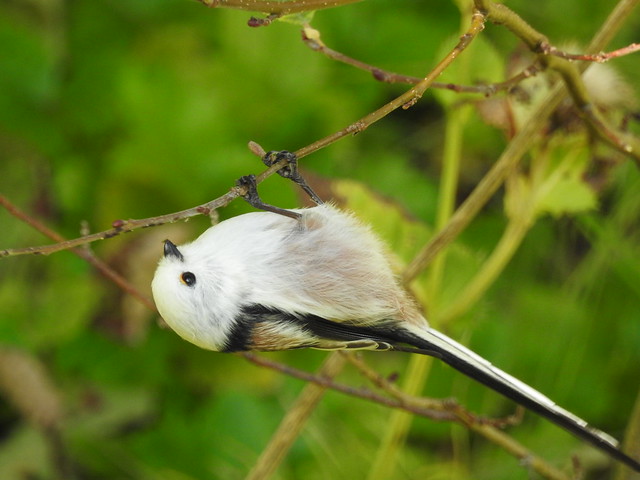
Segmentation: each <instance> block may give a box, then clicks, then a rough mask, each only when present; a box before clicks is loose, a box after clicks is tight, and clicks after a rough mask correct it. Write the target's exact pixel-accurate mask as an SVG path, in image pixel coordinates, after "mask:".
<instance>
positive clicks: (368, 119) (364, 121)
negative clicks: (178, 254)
mask: <svg viewBox="0 0 640 480" xmlns="http://www.w3.org/2000/svg"><path fill="white" fill-rule="evenodd" d="M289 3H290V2H289ZM484 21H485V19H484V16H483V15H481V14H480V13H478V12H475V13H474V14H473V15H472V19H471V25H470V27H469V30H468V31H467V33H465V34H464V35H462V36H461V37H460V40H459V42H458V44H457V45H456V46H455V47H454V48H453V49H452V50H451V51H450V52H449V53H448V54H447V55H446V56H445V57H444V58H443V59H442V60H441V61H440V63H438V65H436V67H435V68H434V69H433V70H432V71H431V72H430V73H429V74H428V75H427V76H426V77H425V78H423V79H422V80H421V81H420V82H419V83H418V84H417V85H415V86H413V87H412V88H411V89H409V90H408V91H407V92H405V93H404V94H402V95H400V96H399V97H397V98H396V99H394V100H392V101H391V102H389V103H387V104H386V105H384V106H382V107H381V108H379V109H377V110H375V111H374V112H372V113H370V114H368V115H366V116H364V117H362V118H361V119H360V120H357V121H356V122H354V123H352V124H351V125H349V126H347V127H346V128H343V129H342V130H340V131H338V132H336V133H334V134H332V135H329V136H327V137H325V138H323V139H320V140H318V141H316V142H314V143H312V144H310V145H307V146H306V147H303V148H301V149H300V150H298V151H296V152H294V153H295V155H296V156H297V157H298V158H302V157H305V156H307V155H309V154H311V153H313V152H315V151H316V150H319V149H321V148H324V147H326V146H327V145H329V144H331V143H333V142H335V141H337V140H339V139H341V138H343V137H345V136H347V135H350V134H355V133H358V132H361V131H363V130H364V129H366V128H367V127H369V126H370V125H371V124H373V123H375V122H377V121H378V120H380V119H381V118H383V117H385V116H386V115H388V114H389V113H391V112H393V111H394V110H396V109H397V108H399V107H402V108H405V109H406V108H409V107H411V106H412V105H414V104H415V103H416V102H417V101H418V100H419V99H420V97H422V95H423V94H424V92H425V91H426V90H427V88H429V87H430V86H431V84H432V83H433V81H434V80H435V79H436V78H437V77H438V76H439V75H440V74H441V73H442V72H443V71H444V69H445V68H446V67H448V66H449V65H450V64H451V62H452V61H453V60H455V58H457V57H458V55H460V53H462V51H464V49H465V48H466V47H467V46H468V45H469V43H470V42H471V41H472V40H473V39H474V38H475V37H476V35H478V33H480V32H481V31H482V29H483V28H484ZM250 148H251V147H250ZM285 165H287V161H286V160H282V161H280V162H277V163H275V164H274V165H272V166H271V167H269V168H268V169H267V170H265V171H264V172H262V173H261V174H260V175H258V176H257V177H256V182H257V183H260V182H261V181H262V180H264V179H265V178H267V177H268V176H270V175H272V174H273V173H274V172H276V171H277V170H279V169H280V168H282V167H284V166H285ZM245 193H246V188H245V187H238V186H234V187H232V188H231V189H230V191H229V192H227V193H226V194H224V195H222V196H220V197H218V198H216V199H214V200H211V201H210V202H207V203H204V204H202V205H198V206H196V207H192V208H188V209H186V210H182V211H180V212H175V213H169V214H166V215H159V216H157V217H150V218H145V219H138V220H135V219H130V220H116V221H114V222H113V228H111V229H109V230H105V231H102V232H98V233H94V234H92V235H86V236H84V237H79V238H75V239H73V240H66V241H64V242H59V243H57V244H54V245H45V246H39V247H26V248H13V249H4V250H0V258H2V257H8V256H15V255H27V254H40V255H48V254H51V253H54V252H59V251H61V250H66V249H69V248H73V247H77V246H80V245H84V244H87V243H91V242H95V241H98V240H105V239H107V238H111V237H114V236H116V235H120V234H122V233H128V232H131V231H133V230H137V229H140V228H147V227H154V226H157V225H163V224H166V223H173V222H177V221H179V220H185V219H187V218H191V217H194V216H196V215H208V214H210V213H211V212H212V211H214V210H216V209H218V208H221V207H224V206H226V205H228V204H229V203H230V202H231V201H232V200H234V199H235V198H237V197H239V196H242V195H244V194H245Z"/></svg>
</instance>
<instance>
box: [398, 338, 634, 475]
mask: <svg viewBox="0 0 640 480" xmlns="http://www.w3.org/2000/svg"><path fill="white" fill-rule="evenodd" d="M399 339H400V340H401V341H403V342H404V343H407V344H409V345H411V346H414V347H416V348H417V349H418V350H417V351H416V353H423V354H426V355H430V356H433V357H436V358H439V359H440V360H442V361H443V362H445V363H447V364H448V365H450V366H451V367H453V368H455V369H456V370H458V371H459V372H462V373H464V374H465V375H467V376H468V377H470V378H473V379H474V380H476V381H478V382H480V383H482V384H484V385H486V386H487V387H489V388H491V389H492V390H495V391H496V392H498V393H501V394H502V395H504V396H505V397H507V398H509V399H510V400H513V401H514V402H516V403H518V404H520V405H522V406H523V407H526V408H527V409H529V410H531V411H533V412H536V413H537V414H539V415H541V416H543V417H544V418H546V419H548V420H550V421H552V422H553V423H555V424H556V425H559V426H560V427H562V428H564V429H565V430H567V431H568V432H570V433H572V434H574V435H575V436H576V437H578V438H580V439H582V440H585V441H587V442H589V443H591V444H592V445H593V446H595V447H597V448H599V449H600V450H602V451H604V452H606V453H607V454H608V455H610V456H611V457H612V458H615V459H617V460H619V461H620V462H622V463H624V464H626V465H628V466H629V467H630V468H632V469H634V470H636V471H639V472H640V462H639V461H637V460H634V459H633V458H631V457H629V456H628V455H627V454H625V453H624V452H622V451H621V450H620V447H619V445H618V442H617V440H616V439H615V438H613V437H611V436H610V435H608V434H606V433H605V432H602V431H600V430H598V429H596V428H593V427H590V426H589V425H588V424H587V422H586V421H584V420H582V419H581V418H579V417H577V416H575V415H573V414H572V413H570V412H568V411H567V410H565V409H563V408H561V407H559V406H558V405H556V404H555V403H554V402H553V401H551V400H550V399H549V398H548V397H546V396H545V395H543V394H542V393H540V392H538V391H536V390H535V389H533V388H531V387H530V386H528V385H526V384H525V383H523V382H521V381H520V380H518V379H517V378H514V377H512V376H511V375H509V374H508V373H505V372H503V371H502V370H500V369H499V368H497V367H494V366H493V365H492V364H491V363H489V362H488V361H487V360H485V359H484V358H482V357H480V356H479V355H477V354H475V353H474V352H472V351H471V350H469V349H468V348H466V347H464V346H463V345H460V344H459V343H458V342H456V341H455V340H452V339H451V338H449V337H447V336H446V335H444V334H442V333H440V332H438V331H437V330H433V329H431V328H430V329H428V330H422V329H421V330H420V331H419V333H414V332H407V333H406V334H405V333H404V332H402V333H400V334H399Z"/></svg>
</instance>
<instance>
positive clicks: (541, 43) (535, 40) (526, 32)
mask: <svg viewBox="0 0 640 480" xmlns="http://www.w3.org/2000/svg"><path fill="white" fill-rule="evenodd" d="M474 3H475V5H476V8H478V9H481V10H482V11H484V12H486V15H487V19H488V20H489V21H491V22H493V23H498V24H501V25H504V26H505V27H506V28H508V29H509V30H511V31H512V32H513V33H514V34H515V35H516V36H517V37H518V38H520V39H521V40H522V41H523V42H524V43H525V44H526V45H527V46H528V47H529V49H530V50H531V51H532V52H534V53H538V54H539V60H540V62H542V64H543V65H544V66H546V67H548V68H551V69H553V70H556V71H557V72H558V73H560V75H561V76H562V79H563V81H564V82H565V84H566V86H567V89H568V91H569V94H570V95H571V98H572V99H573V102H574V103H575V105H576V106H577V107H578V110H579V112H580V113H581V114H582V117H583V119H584V120H585V121H586V122H587V124H588V125H590V126H591V127H592V129H593V130H594V131H595V132H596V133H597V135H598V136H599V137H600V138H601V139H602V140H604V141H606V142H607V143H609V144H610V145H612V146H613V147H614V148H616V149H618V150H620V151H621V152H622V153H625V154H627V155H629V156H631V158H633V159H634V160H635V162H636V163H637V164H639V165H640V141H638V140H637V139H635V138H633V137H632V136H631V135H623V134H622V133H619V132H616V129H615V128H614V127H612V126H611V125H608V123H607V121H606V120H605V119H604V118H602V117H601V116H600V115H599V114H598V112H597V110H596V109H595V108H594V107H593V105H592V102H591V100H590V98H589V94H588V92H587V89H586V87H585V85H584V82H583V80H582V76H581V71H583V70H585V69H586V68H587V67H586V66H585V67H583V68H581V69H578V68H577V67H576V66H575V65H574V64H572V63H571V62H570V61H569V60H566V59H565V57H563V56H562V55H557V56H554V55H551V53H552V52H556V53H558V52H559V50H558V49H556V48H555V47H553V46H552V45H551V43H550V42H549V40H548V39H547V37H546V36H544V35H543V34H541V33H540V32H538V31H536V30H535V29H534V28H533V27H531V25H529V24H528V23H527V22H525V21H524V20H523V19H522V18H521V17H520V16H519V15H518V14H517V13H515V12H514V11H513V10H511V9H510V8H509V7H507V6H505V5H503V4H500V3H494V2H493V1H491V0H474ZM593 46H594V42H592V44H591V45H590V47H589V48H588V49H587V52H594V51H600V50H602V49H601V48H593ZM627 48H629V47H627ZM630 50H632V51H633V48H630ZM629 53H631V52H629Z"/></svg>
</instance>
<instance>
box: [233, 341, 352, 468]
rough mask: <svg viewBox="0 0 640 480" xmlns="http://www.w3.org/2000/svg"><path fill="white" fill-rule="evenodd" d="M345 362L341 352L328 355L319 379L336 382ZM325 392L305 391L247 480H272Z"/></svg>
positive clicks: (319, 388) (311, 387)
mask: <svg viewBox="0 0 640 480" xmlns="http://www.w3.org/2000/svg"><path fill="white" fill-rule="evenodd" d="M345 360H346V357H345V356H344V355H340V353H338V352H333V353H331V354H329V355H327V358H326V359H325V361H324V363H323V364H322V366H321V367H320V370H318V372H317V373H316V375H317V376H319V377H323V378H327V379H332V378H334V377H335V376H336V375H338V374H339V373H340V371H341V370H342V368H343V366H344V363H345ZM325 391H326V387H324V386H321V385H317V384H315V383H308V384H307V385H306V386H305V387H304V389H303V390H302V392H301V393H300V395H299V396H298V398H297V399H296V402H295V403H294V404H293V405H292V406H291V408H289V410H288V411H287V414H286V415H285V416H284V418H283V419H282V420H281V421H280V425H279V426H278V429H277V430H276V432H275V433H274V434H273V435H272V436H271V439H270V440H269V444H268V445H267V446H266V447H265V448H264V449H263V450H262V453H261V454H260V457H259V458H258V460H257V462H256V464H255V465H254V466H253V468H252V469H251V471H250V472H249V474H248V475H247V477H246V480H262V479H267V478H270V477H271V475H272V474H273V473H274V472H275V471H276V470H277V468H278V466H279V465H280V464H281V463H282V460H284V458H285V457H286V455H287V453H288V452H289V450H290V448H291V446H292V445H293V442H294V441H295V440H296V438H297V437H298V435H300V432H301V431H302V428H303V427H304V425H305V423H306V422H307V420H308V419H309V417H310V416H311V414H312V413H313V412H314V410H315V409H316V407H317V406H318V403H319V402H320V400H322V397H323V396H324V393H325Z"/></svg>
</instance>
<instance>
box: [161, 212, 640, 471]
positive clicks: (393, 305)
mask: <svg viewBox="0 0 640 480" xmlns="http://www.w3.org/2000/svg"><path fill="white" fill-rule="evenodd" d="M292 211H293V212H296V213H297V214H299V218H297V219H295V218H291V217H288V216H284V215H278V214H275V213H269V212H256V213H249V214H246V215H241V216H238V217H235V218H232V219H230V220H226V221H224V222H222V223H220V224H218V225H215V226H213V227H211V228H209V229H208V230H207V231H206V232H204V233H203V234H202V235H201V236H200V237H199V238H198V239H196V240H195V241H193V242H192V243H188V244H186V245H182V246H180V247H179V248H178V247H176V246H175V245H173V244H172V243H171V242H169V241H166V242H165V255H164V257H163V258H162V260H161V261H160V263H159V265H158V268H157V270H156V273H155V277H154V279H153V283H152V290H153V296H154V299H155V301H156V305H157V307H158V310H159V311H160V314H161V315H162V317H163V318H164V320H165V321H166V322H167V324H169V326H171V328H173V329H174V330H175V331H176V332H177V333H178V334H179V335H180V336H181V337H183V338H184V339H186V340H188V341H190V342H192V343H194V344H196V345H198V346H200V347H202V348H206V349H209V350H216V351H238V350H285V349H291V348H301V347H312V348H323V349H340V348H358V349H362V348H367V349H378V350H386V349H393V348H396V349H402V348H403V347H402V345H403V344H404V345H410V346H412V347H415V350H414V351H416V352H417V353H423V354H428V355H433V356H435V357H437V358H440V359H441V360H443V361H444V362H446V363H448V364H449V365H451V366H452V367H454V368H455V369H457V370H459V371H460V372H462V373H464V374H466V375H468V376H470V377H471V378H474V379H476V380H477V381H479V382H481V383H483V384H485V385H487V386H489V387H490V388H492V389H494V390H496V391H498V392H500V393H502V394H503V395H505V396H507V397H508V398H510V399H512V400H514V401H516V402H518V403H520V404H521V405H523V406H525V407H527V408H529V409H531V410H533V411H535V412H537V413H539V414H541V415H543V416H544V417H546V418H548V419H549V420H551V421H553V422H555V423H556V424H558V425H560V426H561V427H563V428H565V429H566V430H568V431H570V432H572V433H573V434H575V435H577V436H578V437H580V438H583V439H585V440H587V441H589V442H590V443H592V444H593V445H595V446H596V447H598V448H600V449H602V450H604V451H606V452H607V453H609V454H610V455H611V456H612V457H614V458H617V459H618V460H620V461H622V462H624V463H626V464H627V465H629V466H631V467H632V468H633V469H635V470H638V471H640V463H639V462H637V461H636V460H634V459H632V458H630V457H629V456H627V455H626V454H624V453H623V452H622V451H620V450H619V449H618V446H617V442H616V440H615V439H613V438H612V437H610V436H609V435H607V434H606V433H604V432H601V431H599V430H596V429H593V428H591V427H589V426H588V425H587V423H586V422H585V421H584V420H581V419H580V418H578V417H576V416H575V415H573V414H571V413H569V412H568V411H566V410H564V409H562V408H560V407H558V406H557V405H556V404H555V403H553V402H552V401H551V400H550V399H549V398H547V397H546V396H544V395H543V394H541V393H539V392H537V391H536V390H534V389H533V388H531V387H529V386H528V385H526V384H524V383H523V382H521V381H519V380H517V379H516V378H514V377H512V376H510V375H508V374H507V373H505V372H503V371H502V370H500V369H498V368H496V367H494V366H493V365H491V364H490V363H489V362H488V361H487V360H485V359H484V358H482V357H480V356H479V355H477V354H475V353H474V352H472V351H471V350H469V349H467V348H466V347H464V346H462V345H460V344H459V343H457V342H455V341H454V340H452V339H450V338H449V337H447V336H445V335H443V334H442V333H440V332H437V331H435V330H433V329H432V328H430V327H429V325H428V324H427V321H426V320H425V319H424V318H423V316H422V315H421V313H420V312H419V310H418V309H417V308H416V306H415V305H414V303H413V302H412V301H411V299H410V298H409V297H408V295H407V293H406V292H405V291H404V290H403V289H402V288H401V287H400V285H399V283H398V282H397V280H396V278H395V277H394V274H393V273H392V270H391V268H390V265H389V262H388V260H387V256H386V254H385V248H384V246H383V245H382V244H381V242H380V241H379V240H378V239H377V237H376V236H375V235H373V233H372V232H371V231H370V230H369V228H367V227H365V226H363V225H362V224H361V223H360V222H358V221H357V220H356V219H355V218H354V217H352V216H350V215H348V214H345V213H343V212H341V211H340V210H338V209H337V208H335V207H333V206H331V205H326V204H325V205H320V206H317V207H314V208H309V209H301V210H292Z"/></svg>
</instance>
